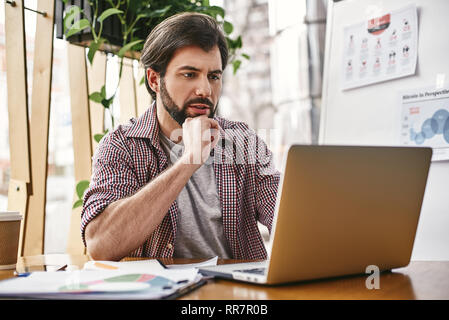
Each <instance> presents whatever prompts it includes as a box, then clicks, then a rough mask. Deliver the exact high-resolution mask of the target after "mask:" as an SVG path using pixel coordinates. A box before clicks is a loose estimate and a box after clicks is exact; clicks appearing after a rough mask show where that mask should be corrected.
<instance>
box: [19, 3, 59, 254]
mask: <svg viewBox="0 0 449 320" xmlns="http://www.w3.org/2000/svg"><path fill="white" fill-rule="evenodd" d="M54 4H55V2H54V1H53V0H39V1H38V5H37V10H38V11H41V12H42V11H43V12H46V13H47V15H46V16H45V17H44V16H43V15H40V14H37V15H36V36H35V45H34V62H33V64H34V68H33V91H32V98H31V123H30V132H31V136H30V146H31V163H32V168H33V171H32V180H33V194H32V195H30V198H29V206H28V217H27V218H28V222H27V225H26V229H25V240H24V247H23V255H25V256H30V255H39V254H43V253H44V240H45V203H46V198H47V192H46V190H47V159H48V131H49V120H50V96H51V77H52V65H53V25H54Z"/></svg>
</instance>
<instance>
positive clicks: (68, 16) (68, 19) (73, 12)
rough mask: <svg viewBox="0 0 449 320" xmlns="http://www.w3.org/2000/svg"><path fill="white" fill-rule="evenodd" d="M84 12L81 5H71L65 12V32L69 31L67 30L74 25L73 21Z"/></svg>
mask: <svg viewBox="0 0 449 320" xmlns="http://www.w3.org/2000/svg"><path fill="white" fill-rule="evenodd" d="M81 12H83V11H82V10H81V9H80V7H78V6H71V7H70V8H69V9H68V10H67V11H66V12H65V14H64V20H63V25H64V34H66V33H67V30H69V29H70V28H71V27H72V24H73V21H74V20H75V18H76V17H77V16H78V15H79V14H81Z"/></svg>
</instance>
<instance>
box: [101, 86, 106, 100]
mask: <svg viewBox="0 0 449 320" xmlns="http://www.w3.org/2000/svg"><path fill="white" fill-rule="evenodd" d="M100 93H101V96H102V97H103V98H106V85H103V86H102V87H101V91H100Z"/></svg>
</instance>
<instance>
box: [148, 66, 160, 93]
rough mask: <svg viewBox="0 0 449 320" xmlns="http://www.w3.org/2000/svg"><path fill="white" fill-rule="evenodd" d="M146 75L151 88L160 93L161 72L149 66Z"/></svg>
mask: <svg viewBox="0 0 449 320" xmlns="http://www.w3.org/2000/svg"><path fill="white" fill-rule="evenodd" d="M146 77H147V81H148V85H149V86H150V88H151V90H153V91H154V92H156V93H158V92H159V83H160V82H159V79H160V74H159V72H156V71H154V70H153V69H151V68H148V69H147V74H146Z"/></svg>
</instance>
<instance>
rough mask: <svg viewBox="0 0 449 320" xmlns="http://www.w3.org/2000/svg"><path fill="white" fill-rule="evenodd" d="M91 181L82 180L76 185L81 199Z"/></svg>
mask: <svg viewBox="0 0 449 320" xmlns="http://www.w3.org/2000/svg"><path fill="white" fill-rule="evenodd" d="M89 183H90V182H89V180H81V181H80V182H78V184H77V185H76V194H77V195H78V198H79V199H82V198H83V195H84V191H86V189H87V188H88V187H89Z"/></svg>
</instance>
